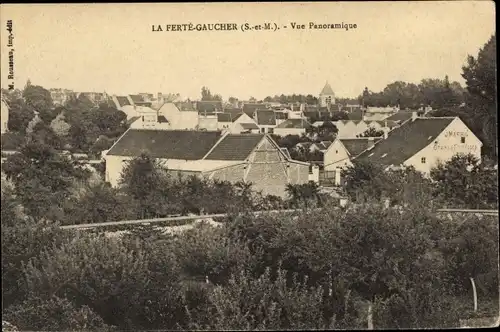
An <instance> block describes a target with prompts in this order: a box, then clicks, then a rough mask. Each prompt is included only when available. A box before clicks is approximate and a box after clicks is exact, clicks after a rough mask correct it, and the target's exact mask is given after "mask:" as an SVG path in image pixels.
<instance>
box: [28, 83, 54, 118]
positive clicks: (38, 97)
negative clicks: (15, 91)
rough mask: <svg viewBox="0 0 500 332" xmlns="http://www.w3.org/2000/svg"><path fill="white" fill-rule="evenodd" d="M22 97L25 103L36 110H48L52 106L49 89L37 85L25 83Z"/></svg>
mask: <svg viewBox="0 0 500 332" xmlns="http://www.w3.org/2000/svg"><path fill="white" fill-rule="evenodd" d="M23 98H24V100H25V102H26V104H27V105H29V106H31V107H33V109H34V110H36V111H38V112H43V111H47V110H50V109H51V108H52V106H53V103H52V97H51V96H50V92H49V90H47V89H44V88H43V87H41V86H39V85H31V84H29V85H26V88H25V89H24V91H23Z"/></svg>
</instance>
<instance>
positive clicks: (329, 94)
mask: <svg viewBox="0 0 500 332" xmlns="http://www.w3.org/2000/svg"><path fill="white" fill-rule="evenodd" d="M330 105H335V93H334V92H333V90H332V87H331V86H330V84H328V82H326V84H325V86H324V88H323V90H321V92H320V94H319V106H320V107H330Z"/></svg>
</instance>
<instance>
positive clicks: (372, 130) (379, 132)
mask: <svg viewBox="0 0 500 332" xmlns="http://www.w3.org/2000/svg"><path fill="white" fill-rule="evenodd" d="M381 136H384V131H383V130H377V129H375V128H373V127H370V128H368V129H367V130H365V131H364V132H363V133H362V134H359V135H357V136H356V137H381Z"/></svg>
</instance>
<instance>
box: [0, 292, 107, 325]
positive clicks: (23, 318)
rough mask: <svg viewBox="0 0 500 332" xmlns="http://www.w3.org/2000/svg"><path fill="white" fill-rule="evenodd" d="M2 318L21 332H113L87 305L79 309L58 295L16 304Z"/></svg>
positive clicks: (30, 299)
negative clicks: (29, 331) (28, 331)
mask: <svg viewBox="0 0 500 332" xmlns="http://www.w3.org/2000/svg"><path fill="white" fill-rule="evenodd" d="M5 316H6V318H7V319H8V320H10V321H11V322H14V324H15V325H16V326H17V327H19V328H21V329H23V330H38V331H41V330H44V331H64V330H66V331H69V330H75V329H77V330H85V329H89V330H94V329H96V330H99V331H112V330H113V329H112V328H111V327H110V326H108V325H106V324H105V323H104V322H103V320H102V318H101V317H100V316H99V315H97V314H96V313H95V312H94V311H92V309H90V308H89V307H88V306H85V305H84V306H82V307H78V306H75V305H74V304H73V303H72V302H71V301H69V300H67V299H62V298H59V297H57V296H54V297H52V298H49V299H41V298H29V299H26V300H25V301H23V302H22V303H20V304H18V305H15V306H12V307H9V308H8V309H7V310H6V312H5Z"/></svg>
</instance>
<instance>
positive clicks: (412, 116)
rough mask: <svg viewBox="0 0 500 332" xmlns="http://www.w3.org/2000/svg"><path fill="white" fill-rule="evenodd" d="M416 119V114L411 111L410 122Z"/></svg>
mask: <svg viewBox="0 0 500 332" xmlns="http://www.w3.org/2000/svg"><path fill="white" fill-rule="evenodd" d="M417 118H418V114H417V112H415V111H413V112H411V121H415V120H416V119H417Z"/></svg>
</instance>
